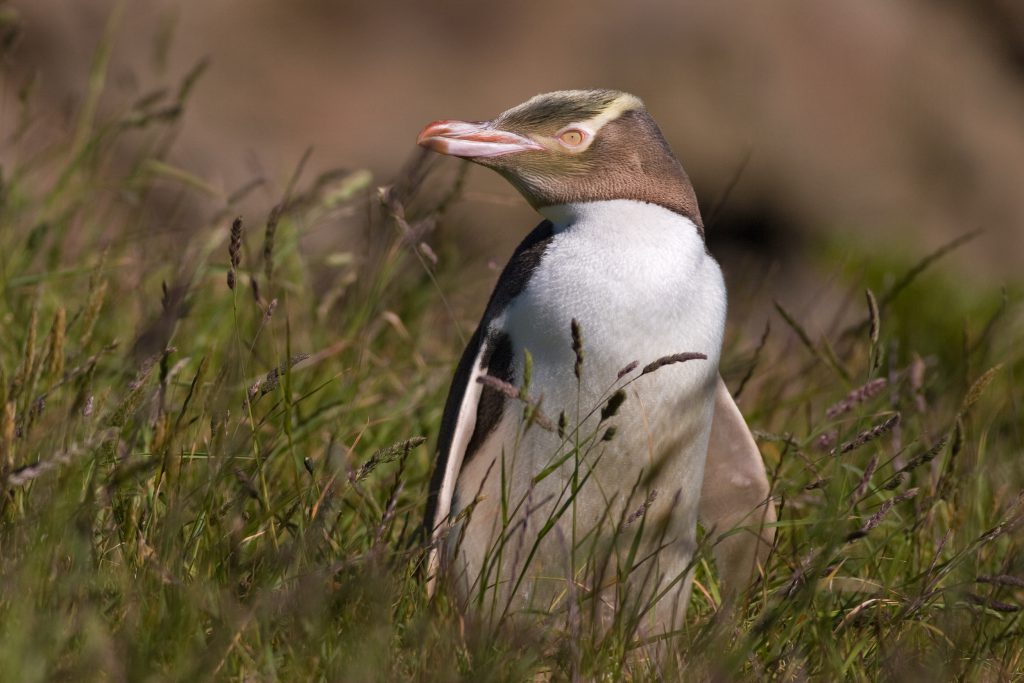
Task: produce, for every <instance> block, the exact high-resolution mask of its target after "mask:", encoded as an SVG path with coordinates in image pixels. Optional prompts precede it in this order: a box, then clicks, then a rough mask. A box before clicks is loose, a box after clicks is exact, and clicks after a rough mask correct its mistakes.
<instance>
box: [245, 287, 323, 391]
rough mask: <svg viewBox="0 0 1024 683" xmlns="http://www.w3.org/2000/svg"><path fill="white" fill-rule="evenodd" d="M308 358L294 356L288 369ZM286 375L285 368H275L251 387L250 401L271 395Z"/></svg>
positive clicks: (289, 362) (299, 354)
mask: <svg viewBox="0 0 1024 683" xmlns="http://www.w3.org/2000/svg"><path fill="white" fill-rule="evenodd" d="M274 301H277V299H274ZM271 303H273V302H271ZM268 310H270V312H271V313H273V310H272V309H268ZM307 358H309V354H308V353H297V354H295V355H294V356H292V358H291V360H289V361H288V368H289V369H291V368H294V367H295V366H296V365H298V364H299V363H301V362H302V361H304V360H306V359H307ZM284 373H285V368H284V367H283V366H282V367H277V368H274V369H273V370H271V371H270V372H268V373H267V374H266V376H265V377H264V378H263V379H261V380H260V381H258V382H256V383H255V384H253V385H252V386H251V387H249V395H248V398H249V400H250V401H251V400H252V399H254V398H256V397H257V396H265V395H266V394H269V393H270V392H271V391H274V390H275V389H277V387H278V385H279V384H280V383H281V375H283V374H284Z"/></svg>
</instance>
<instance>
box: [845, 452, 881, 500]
mask: <svg viewBox="0 0 1024 683" xmlns="http://www.w3.org/2000/svg"><path fill="white" fill-rule="evenodd" d="M876 469H878V454H877V453H876V454H874V455H872V456H871V459H870V460H868V464H867V465H866V466H865V467H864V474H863V476H861V478H860V483H859V484H857V488H855V489H854V490H853V495H851V496H850V500H851V501H853V504H856V503H857V501H858V500H860V499H861V498H862V497H863V496H864V493H865V491H867V490H868V484H870V483H871V477H872V476H874V474H875V470H876Z"/></svg>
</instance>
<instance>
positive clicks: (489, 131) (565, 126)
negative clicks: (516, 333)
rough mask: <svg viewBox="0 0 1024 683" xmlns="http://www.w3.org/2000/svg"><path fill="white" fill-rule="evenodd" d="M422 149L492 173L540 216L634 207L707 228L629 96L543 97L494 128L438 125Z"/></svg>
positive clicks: (563, 93) (653, 127)
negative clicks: (654, 207) (621, 204)
mask: <svg viewBox="0 0 1024 683" xmlns="http://www.w3.org/2000/svg"><path fill="white" fill-rule="evenodd" d="M417 142H418V143H419V144H420V145H421V146H423V147H426V148H428V149H431V150H433V151H435V152H439V153H441V154H448V155H450V156H456V157H461V158H463V159H467V160H469V161H472V162H474V163H476V164H479V165H481V166H486V167H488V168H492V169H494V170H495V171H497V172H498V173H500V174H501V175H502V176H504V177H505V178H506V179H507V180H508V181H509V182H510V183H511V184H512V185H513V186H514V187H515V188H516V189H517V190H519V192H520V193H521V194H522V195H523V197H525V198H526V200H527V201H528V202H529V203H530V204H531V205H532V206H533V207H534V208H538V209H540V208H543V207H546V206H556V205H562V204H573V203H579V202H588V201H601V200H607V199H634V200H638V201H645V202H650V203H654V204H660V205H662V206H665V207H666V208H669V209H671V210H673V211H676V212H677V213H680V214H682V215H684V216H686V217H687V218H690V219H691V220H692V221H693V222H694V223H695V224H696V225H697V226H698V227H700V226H701V220H700V212H699V209H698V208H697V200H696V196H695V194H694V192H693V187H692V186H691V184H690V181H689V178H688V177H687V176H686V173H685V172H684V171H683V168H682V166H681V165H680V163H679V161H678V160H677V159H676V156H675V154H673V152H672V149H671V147H669V145H668V143H667V142H666V141H665V138H664V136H663V135H662V133H661V130H660V129H659V128H658V125H657V124H656V123H655V122H654V119H653V118H652V117H651V115H650V114H648V112H647V109H646V108H645V107H644V104H643V102H641V101H640V99H639V98H638V97H635V96H634V95H630V94H628V93H624V92H619V91H616V90H560V91H557V92H552V93H547V94H544V95H537V96H536V97H532V98H530V99H529V100H527V101H526V102H524V103H522V104H520V105H518V106H515V107H513V108H511V109H509V110H508V111H505V112H503V113H501V114H499V115H498V116H496V117H495V118H493V119H492V120H490V121H457V120H443V121H435V122H433V123H431V124H429V125H428V126H427V127H426V128H424V129H423V130H422V131H421V132H420V134H419V138H418V139H417Z"/></svg>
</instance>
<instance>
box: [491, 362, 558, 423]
mask: <svg viewBox="0 0 1024 683" xmlns="http://www.w3.org/2000/svg"><path fill="white" fill-rule="evenodd" d="M476 381H477V382H479V383H480V384H483V385H484V386H485V387H490V388H491V389H494V390H495V391H497V392H498V393H500V394H501V395H503V396H505V397H506V398H510V399H513V400H516V401H522V402H523V403H524V404H526V408H527V413H526V420H527V422H536V423H537V424H538V425H539V426H540V427H541V428H542V429H545V430H547V431H549V432H557V431H558V427H556V426H555V424H554V423H553V422H552V421H551V420H550V419H549V418H548V417H547V416H546V415H545V414H544V413H543V411H541V409H540V404H541V402H540V400H534V399H532V398H530V397H529V396H526V395H524V393H523V392H522V391H520V390H519V388H517V387H516V386H515V385H514V384H509V383H508V382H506V381H505V380H503V379H499V378H497V377H492V376H491V375H480V376H479V377H477V378H476Z"/></svg>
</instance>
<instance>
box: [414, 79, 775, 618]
mask: <svg viewBox="0 0 1024 683" xmlns="http://www.w3.org/2000/svg"><path fill="white" fill-rule="evenodd" d="M418 142H419V144H420V145H422V146H424V147H427V148H429V149H431V150H434V151H436V152H440V153H442V154H448V155H452V156H456V157H462V158H464V159H468V160H470V161H473V162H475V163H477V164H480V165H481V166H486V167H489V168H492V169H494V170H495V171H497V172H498V173H500V174H501V175H502V176H504V177H505V178H506V179H507V180H508V181H509V182H511V183H512V185H514V186H515V187H516V189H517V190H519V192H520V193H521V194H522V195H523V196H524V197H525V198H526V200H527V201H528V202H529V203H530V204H531V205H532V206H533V207H534V208H535V209H536V210H537V211H538V212H539V213H540V214H541V215H542V216H543V217H544V219H545V220H544V221H543V222H542V223H541V224H540V225H539V226H537V227H536V228H535V229H534V230H533V231H532V232H531V233H530V234H529V235H528V236H527V237H526V239H525V240H524V241H523V242H522V243H521V244H520V245H519V247H518V248H517V249H516V250H515V253H514V254H513V255H512V258H511V260H510V261H509V263H508V265H507V266H506V267H505V269H504V271H503V272H502V274H501V277H500V278H499V280H498V284H497V286H496V287H495V290H494V292H493V294H492V295H491V298H490V302H489V303H488V305H487V308H486V310H485V312H484V315H483V318H482V320H481V321H480V325H479V327H478V328H477V330H476V332H475V333H474V335H473V337H472V339H471V340H470V342H469V344H468V346H467V348H466V350H465V352H464V353H463V355H462V359H461V361H460V362H459V365H458V368H457V370H456V372H455V377H454V379H453V381H452V385H451V389H450V392H449V395H448V400H447V402H446V404H445V410H444V416H443V418H442V423H441V430H440V434H439V438H438V459H437V464H436V469H435V471H434V476H433V478H432V482H431V487H430V494H429V499H428V504H427V513H426V519H425V527H426V531H427V533H428V534H429V535H430V538H431V540H432V542H433V543H434V550H433V551H432V552H431V555H430V558H431V559H430V569H429V571H430V573H431V575H432V576H433V575H434V574H435V573H437V572H440V573H442V574H443V575H445V576H448V577H450V578H451V579H452V580H453V583H454V586H455V589H456V591H457V594H459V595H460V596H461V598H462V599H463V600H465V601H467V602H476V603H477V604H480V605H484V606H487V607H489V608H490V609H491V610H492V613H493V610H494V609H495V608H497V610H498V611H499V612H500V613H505V612H506V611H507V610H509V609H512V610H520V609H526V610H542V611H549V610H558V609H561V608H565V605H566V603H567V601H571V600H574V599H578V598H579V596H580V595H584V594H586V595H590V596H591V597H592V598H593V599H594V600H596V601H598V603H601V604H608V603H615V602H624V601H627V600H628V601H632V602H633V604H634V605H636V606H639V609H638V610H637V612H638V613H639V612H643V613H644V614H645V615H646V616H644V617H643V619H642V620H641V622H642V626H641V628H642V630H643V631H644V632H645V633H647V634H657V633H666V632H668V631H670V630H673V629H675V628H678V627H679V626H680V624H681V621H682V618H683V616H684V615H685V610H686V605H687V601H688V599H689V592H690V582H691V578H692V572H691V571H689V569H690V563H691V560H692V557H693V553H694V549H695V545H696V524H697V520H698V516H699V517H700V519H701V521H702V523H703V524H704V525H705V527H706V528H708V529H713V530H714V532H715V536H716V537H718V536H720V535H722V534H724V533H725V532H728V531H730V530H732V529H734V527H737V526H742V527H744V529H743V530H741V531H737V532H734V533H732V534H730V535H728V536H727V537H726V538H723V539H720V540H719V541H718V543H717V544H716V545H715V546H714V548H715V556H716V561H717V564H718V568H719V572H720V573H721V575H722V577H723V583H724V584H725V586H726V588H727V589H728V591H731V592H735V591H736V590H737V589H740V588H743V587H745V585H746V584H747V582H748V581H749V580H750V579H751V578H752V577H753V576H754V574H755V571H756V566H757V563H758V562H759V561H761V560H763V559H764V558H765V557H766V555H767V551H768V549H769V548H770V546H771V543H772V540H773V538H774V532H773V530H772V528H771V527H770V526H765V525H766V524H770V523H771V522H774V521H775V516H774V515H775V513H774V508H773V506H772V504H771V502H770V500H768V493H769V491H768V480H767V477H766V474H765V468H764V463H763V461H762V459H761V456H760V453H759V452H758V450H757V446H756V445H755V443H754V441H753V438H752V437H751V435H750V431H749V430H748V428H747V426H746V424H745V422H744V420H743V416H742V415H741V414H740V412H739V410H738V408H737V407H736V404H735V403H734V401H733V399H732V396H731V395H730V393H729V391H728V389H727V388H726V386H725V384H724V382H723V381H722V380H721V378H720V376H719V374H718V360H719V354H720V350H721V346H722V335H723V328H724V325H725V314H726V291H725V286H724V283H723V280H722V275H721V272H720V270H719V267H718V264H717V263H716V262H715V260H714V259H713V258H712V257H711V256H710V255H709V254H708V252H707V250H706V248H705V244H704V232H703V224H702V222H701V217H700V211H699V209H698V207H697V200H696V196H695V194H694V191H693V188H692V186H691V185H690V181H689V179H688V177H687V175H686V173H685V172H684V171H683V168H682V166H681V165H680V163H679V162H678V161H677V160H676V157H675V155H674V154H673V153H672V150H671V149H670V147H669V145H668V143H667V142H666V141H665V139H664V137H663V136H662V134H661V131H660V130H659V128H658V126H657V124H655V122H654V120H653V119H652V118H651V116H650V115H649V114H648V113H647V111H646V109H645V108H644V105H643V103H642V102H641V101H640V100H639V99H638V98H636V97H634V96H633V95H629V94H626V93H622V92H617V91H613V90H567V91H560V92H553V93H549V94H545V95H538V96H536V97H534V98H532V99H530V100H528V101H527V102H525V103H523V104H521V105H519V106H517V107H514V108H512V109H509V110H508V111H506V112H504V113H503V114H501V115H499V116H498V117H497V118H495V119H494V120H492V121H488V122H466V121H450V120H448V121H436V122H434V123H431V124H430V125H428V126H427V127H426V128H425V129H424V130H423V131H422V132H421V133H420V135H419V139H418ZM572 326H575V327H576V331H575V333H574V335H571V334H570V328H571V327H572ZM574 345H575V346H576V347H577V348H575V349H574ZM580 345H582V348H581V349H580V348H579V347H580ZM579 351H581V352H582V354H581V355H582V357H580V355H578V352H579ZM678 354H687V355H681V356H680V355H678ZM528 357H529V360H527V358H528ZM666 357H670V358H666ZM658 359H664V360H663V361H662V363H663V364H662V365H661V366H660V367H657V368H656V369H655V368H652V367H650V366H649V365H648V364H651V363H653V362H655V361H657V360H658ZM580 360H582V366H580V364H579V361H580ZM667 361H675V362H667ZM528 366H529V367H528ZM623 371H625V372H623ZM527 374H529V375H530V376H529V377H528V378H527V377H526V375H527ZM485 375H486V376H490V377H492V378H496V379H497V380H500V382H495V381H494V380H491V379H488V378H487V377H484V376H485ZM482 377H483V379H482V380H481V378H482ZM527 379H528V380H529V387H528V393H529V395H530V396H532V397H534V398H535V399H537V398H539V399H540V400H541V403H540V405H539V413H541V414H546V415H548V416H550V421H551V422H554V421H555V418H556V417H558V416H563V415H564V416H565V419H561V420H559V422H561V423H562V425H561V426H562V428H561V429H551V425H550V424H548V425H545V426H546V427H547V429H545V428H543V427H542V426H539V425H537V424H533V425H532V426H530V425H528V424H524V422H523V415H524V405H523V403H521V402H520V401H519V400H517V397H516V396H515V392H514V391H513V389H512V386H521V385H522V384H523V383H524V381H526V380H527ZM501 382H504V383H506V384H502V383H501ZM510 385H512V386H510ZM620 388H624V392H623V393H622V394H620V395H619V396H617V397H615V398H614V399H613V398H612V397H613V396H615V394H616V392H617V391H618V389H620ZM622 398H624V399H625V400H624V402H623V401H622V400H621V399H622ZM609 401H611V403H612V404H618V405H616V406H611V405H610V404H609ZM535 407H536V406H535ZM577 425H578V426H577ZM609 427H612V428H613V429H611V430H610V429H609ZM641 513H642V514H641ZM641 517H642V519H641ZM639 529H643V532H642V533H641V532H640V531H639ZM636 534H641V538H640V539H639V540H638V541H637V544H634V543H633V539H634V535H636ZM612 536H615V537H616V538H615V539H612V540H611V542H608V539H609V538H610V537H612ZM608 547H612V548H614V550H612V551H610V553H611V554H610V555H600V553H602V552H605V551H604V550H602V549H606V548H608ZM595 556H600V557H602V558H605V559H603V560H600V561H597V562H595V561H594V557H595ZM588 557H589V558H590V562H589V564H588V562H587V558H588ZM627 565H628V566H627ZM431 581H433V579H431ZM616 584H619V585H616ZM431 586H432V583H431ZM655 602H656V604H654V603H655ZM642 603H643V604H642ZM595 604H596V603H595ZM648 604H653V605H654V606H653V608H651V609H648V607H647V605H648Z"/></svg>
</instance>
